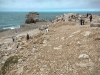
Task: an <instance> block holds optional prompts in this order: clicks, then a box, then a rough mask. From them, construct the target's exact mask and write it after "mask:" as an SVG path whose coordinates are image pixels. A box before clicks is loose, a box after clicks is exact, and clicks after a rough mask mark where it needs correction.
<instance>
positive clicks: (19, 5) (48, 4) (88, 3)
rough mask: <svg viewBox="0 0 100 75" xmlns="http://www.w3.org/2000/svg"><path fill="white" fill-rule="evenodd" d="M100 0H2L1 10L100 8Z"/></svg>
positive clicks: (82, 9)
mask: <svg viewBox="0 0 100 75" xmlns="http://www.w3.org/2000/svg"><path fill="white" fill-rule="evenodd" d="M99 7H100V0H0V10H1V11H66V10H67V11H85V10H91V11H95V10H100V8H99Z"/></svg>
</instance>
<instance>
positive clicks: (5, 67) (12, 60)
mask: <svg viewBox="0 0 100 75" xmlns="http://www.w3.org/2000/svg"><path fill="white" fill-rule="evenodd" d="M18 59H19V56H11V57H9V58H8V59H7V60H6V61H5V63H4V65H3V66H2V68H1V73H2V74H3V75H5V74H6V73H7V71H8V70H9V69H10V67H11V66H13V65H14V64H16V63H18Z"/></svg>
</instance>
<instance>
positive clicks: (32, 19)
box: [25, 12, 39, 24]
mask: <svg viewBox="0 0 100 75" xmlns="http://www.w3.org/2000/svg"><path fill="white" fill-rule="evenodd" d="M37 21H39V13H37V12H30V13H29V14H27V15H26V21H25V23H27V24H29V23H36V22H37Z"/></svg>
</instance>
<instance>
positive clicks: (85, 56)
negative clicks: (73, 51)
mask: <svg viewBox="0 0 100 75" xmlns="http://www.w3.org/2000/svg"><path fill="white" fill-rule="evenodd" d="M78 58H79V59H82V58H84V59H86V58H89V56H88V55H87V54H80V55H79V57H78Z"/></svg>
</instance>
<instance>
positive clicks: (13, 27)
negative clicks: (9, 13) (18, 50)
mask: <svg viewBox="0 0 100 75" xmlns="http://www.w3.org/2000/svg"><path fill="white" fill-rule="evenodd" d="M15 28H20V26H12V27H5V28H2V29H3V30H7V29H15Z"/></svg>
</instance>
